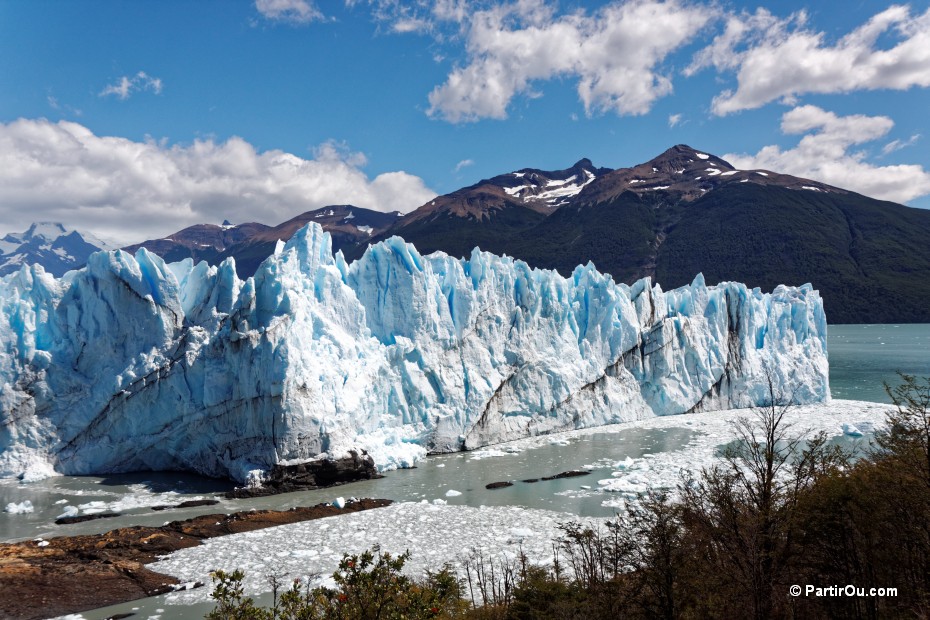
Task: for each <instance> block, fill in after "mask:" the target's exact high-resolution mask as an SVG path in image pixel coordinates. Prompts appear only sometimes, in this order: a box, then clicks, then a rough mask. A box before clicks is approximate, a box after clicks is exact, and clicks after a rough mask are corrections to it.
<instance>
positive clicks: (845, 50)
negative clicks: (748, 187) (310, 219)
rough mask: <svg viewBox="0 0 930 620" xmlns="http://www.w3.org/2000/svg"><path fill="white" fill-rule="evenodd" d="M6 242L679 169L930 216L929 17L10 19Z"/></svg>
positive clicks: (335, 10) (722, 10) (907, 11)
mask: <svg viewBox="0 0 930 620" xmlns="http://www.w3.org/2000/svg"><path fill="white" fill-rule="evenodd" d="M0 85H2V87H0V232H10V231H15V230H23V229H24V228H25V226H27V225H28V223H29V222H30V221H33V220H36V219H45V220H56V221H63V222H64V223H66V224H68V225H70V226H74V227H83V228H87V229H89V230H92V231H95V232H98V233H101V234H104V235H109V236H110V237H113V238H116V239H118V240H122V241H135V240H140V239H142V238H146V237H151V236H160V235H164V234H167V233H170V232H173V231H175V230H177V229H179V228H181V227H183V226H187V225H190V224H193V223H198V222H214V223H218V222H220V221H222V220H223V219H227V218H228V219H230V220H231V221H234V222H241V221H250V220H251V221H260V222H265V223H269V224H273V223H277V222H280V221H282V220H284V219H287V218H289V217H292V216H294V215H296V214H298V213H300V212H302V211H305V210H308V209H312V208H316V207H319V206H324V205H326V204H334V203H352V204H357V205H359V206H365V207H370V208H377V209H381V210H394V209H399V210H402V211H409V210H412V209H414V208H416V207H417V206H419V205H420V204H422V203H423V202H425V201H427V200H429V199H430V198H431V197H432V196H433V195H434V194H435V193H445V192H449V191H452V190H454V189H457V188H459V187H461V186H463V185H467V184H471V183H473V182H475V181H477V180H479V179H481V178H486V177H489V176H493V175H495V174H500V173H503V172H507V171H510V170H514V169H517V168H523V167H537V168H543V169H557V168H564V167H567V166H570V165H571V164H573V163H574V162H575V161H576V160H578V159H580V158H581V157H588V158H590V159H592V160H593V161H594V163H595V164H597V165H600V166H609V167H612V168H616V167H621V166H629V165H633V164H636V163H640V162H642V161H646V160H648V159H650V158H652V157H654V156H655V155H657V154H659V153H661V152H662V151H663V150H665V149H666V148H668V147H670V146H672V145H674V144H678V143H686V144H690V145H691V146H694V147H695V148H699V149H702V150H706V151H709V152H712V153H714V154H717V155H721V156H730V159H731V161H732V162H733V163H735V164H736V165H738V166H740V167H747V168H748V167H762V168H768V169H774V170H779V171H784V172H789V173H792V174H796V175H799V176H807V177H810V178H814V179H817V180H821V181H824V182H827V183H832V184H834V185H840V186H843V187H849V188H850V189H854V190H856V191H860V192H862V193H865V194H869V195H873V196H876V197H880V198H886V199H890V200H894V201H897V202H906V203H907V204H911V205H913V206H918V207H923V208H927V207H930V198H928V196H930V149H928V148H927V146H926V144H927V143H926V140H927V138H928V136H927V134H928V127H927V125H928V121H927V118H928V112H930V90H928V86H930V10H928V5H927V3H926V2H924V3H912V4H910V5H892V4H888V3H885V2H872V1H868V2H866V1H859V2H857V1H855V0H853V1H852V2H838V1H822V2H817V3H807V4H805V3H802V2H779V3H771V4H768V5H759V4H745V3H739V2H730V3H726V2H720V3H718V2H685V1H681V2H675V1H660V0H639V1H627V2H623V1H609V2H605V1H601V2H594V1H592V2H565V1H563V2H560V3H555V2H548V1H546V0H512V1H509V2H505V1H502V0H407V1H404V0H349V1H344V0H315V1H311V0H257V1H241V2H240V1H235V0H223V1H215V2H208V1H198V2H180V1H172V0H166V1H162V2H93V3H91V2H87V3H76V2H64V1H59V2H46V1H42V0H34V1H31V2H15V1H13V0H0Z"/></svg>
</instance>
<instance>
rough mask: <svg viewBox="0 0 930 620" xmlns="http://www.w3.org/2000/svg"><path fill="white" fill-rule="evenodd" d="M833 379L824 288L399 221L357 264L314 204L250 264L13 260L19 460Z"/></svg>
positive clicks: (569, 413) (120, 455)
mask: <svg viewBox="0 0 930 620" xmlns="http://www.w3.org/2000/svg"><path fill="white" fill-rule="evenodd" d="M766 368H767V369H768V373H769V375H770V376H771V377H772V378H773V379H774V383H775V385H776V387H777V388H778V389H779V390H781V391H782V392H784V393H785V394H787V395H791V396H793V397H794V398H795V399H796V400H797V401H799V402H813V401H820V400H824V399H826V398H829V388H828V384H827V369H828V367H827V358H826V320H825V317H824V313H823V307H822V304H821V300H820V297H819V295H818V294H817V292H816V291H813V290H812V289H811V288H810V287H809V286H804V287H800V288H788V287H779V288H778V289H776V290H775V292H774V293H771V294H762V293H761V292H759V291H758V290H748V289H747V288H746V287H745V286H743V285H741V284H733V283H725V284H720V285H717V286H713V287H707V286H705V284H704V281H703V278H702V277H701V276H698V277H697V278H696V279H695V281H694V283H693V284H691V285H690V286H688V287H683V288H680V289H676V290H674V291H669V292H662V290H661V289H660V288H659V287H658V286H652V285H651V283H650V282H649V280H642V281H639V282H637V283H636V284H634V285H633V286H632V287H628V286H626V285H622V284H616V283H614V282H613V280H612V279H611V278H610V277H609V276H605V275H602V274H600V273H598V272H597V271H596V270H595V269H594V267H593V266H591V265H587V266H583V267H578V268H577V269H576V270H575V271H574V273H573V274H572V275H571V277H569V278H563V277H561V276H559V275H558V274H557V273H556V272H550V271H541V270H534V269H530V268H529V267H528V266H527V265H525V264H524V263H522V262H519V261H514V260H512V259H509V258H506V257H498V256H494V255H491V254H486V253H481V252H478V251H477V250H476V251H475V252H474V253H473V254H472V256H471V258H470V259H469V260H467V261H466V260H458V259H454V258H450V257H449V256H446V255H444V254H441V253H437V254H433V255H430V256H421V255H420V254H419V253H417V251H416V249H415V248H414V247H413V246H411V245H408V244H406V243H404V242H403V240H401V239H399V238H393V239H390V240H388V241H385V242H383V243H380V244H378V245H375V246H373V247H371V248H370V249H369V250H368V252H367V253H366V254H365V255H364V256H363V257H362V258H361V259H360V260H358V261H356V262H354V263H352V264H351V265H348V264H346V262H345V261H344V260H343V258H342V255H341V254H337V255H336V256H335V257H334V256H333V255H332V252H331V244H330V237H329V234H328V233H324V232H323V231H322V229H321V228H320V227H319V226H317V225H315V224H310V225H308V226H307V227H305V228H303V229H301V230H300V231H299V232H298V233H297V234H296V235H295V236H294V237H293V238H292V239H291V240H290V241H289V242H288V243H287V244H286V245H284V244H280V245H279V248H278V250H277V251H276V252H275V254H274V255H273V256H271V257H270V258H269V259H268V260H266V261H265V263H263V265H262V266H261V267H260V268H259V270H258V272H257V273H256V275H255V276H254V277H253V278H249V279H248V280H245V281H241V280H239V279H238V278H237V277H236V274H235V268H234V264H233V263H232V261H231V260H230V261H227V262H225V263H223V264H221V265H220V266H219V267H211V266H208V265H207V264H206V263H200V264H197V265H194V264H193V263H192V262H191V261H190V260H188V261H184V262H181V263H174V264H171V265H166V264H165V263H164V262H163V261H162V260H161V259H159V258H158V257H157V256H155V255H153V254H151V253H149V252H147V251H146V250H145V249H140V250H139V251H138V252H137V253H136V255H135V257H133V256H131V255H129V254H127V253H125V252H122V251H117V252H109V253H104V252H101V253H98V254H94V255H93V256H92V257H91V259H90V261H89V262H88V264H87V266H86V267H85V268H84V269H82V270H80V271H75V272H69V273H68V274H66V275H65V276H64V277H62V278H61V279H56V278H54V277H52V276H50V275H48V274H46V273H44V272H43V270H42V269H41V268H40V267H24V268H22V269H21V270H20V271H19V272H17V273H15V274H12V275H10V276H7V277H6V278H4V279H2V280H0V386H2V387H0V407H2V420H0V475H2V476H14V475H25V476H27V477H28V476H34V475H41V474H42V473H47V472H48V471H50V470H51V468H54V470H55V471H57V472H60V473H66V474H88V473H103V472H122V471H133V470H145V469H186V470H192V471H196V472H200V473H204V474H208V475H213V476H229V477H232V478H234V479H236V480H239V481H245V480H246V479H247V478H248V477H249V472H250V471H253V470H267V469H269V468H270V467H271V466H273V465H275V464H289V463H294V462H299V461H304V460H309V459H313V458H317V457H320V456H321V455H323V456H325V455H329V456H339V455H341V454H343V453H345V452H346V451H347V450H350V449H353V448H361V449H365V450H368V451H369V453H370V454H372V456H373V457H374V459H375V461H376V463H377V464H378V465H379V466H380V467H382V468H390V467H396V466H401V467H403V466H408V465H411V464H412V463H413V462H415V460H416V459H418V458H419V457H421V456H422V455H424V454H425V453H426V452H427V451H452V450H460V449H463V448H466V449H468V448H475V447H478V446H482V445H486V444H490V443H495V442H499V441H503V440H507V439H512V438H517V437H523V436H527V435H534V434H539V433H546V432H550V431H556V430H561V429H569V428H578V427H583V426H594V425H600V424H607V423H613V422H620V421H624V420H632V419H637V418H642V417H646V416H652V415H669V414H676V413H683V412H686V411H694V410H703V409H720V408H727V407H735V406H747V405H751V404H755V403H760V402H762V401H763V400H764V399H765V398H766V397H767V396H768V387H767V385H768V384H767V382H766V380H765V375H766V371H765V369H766Z"/></svg>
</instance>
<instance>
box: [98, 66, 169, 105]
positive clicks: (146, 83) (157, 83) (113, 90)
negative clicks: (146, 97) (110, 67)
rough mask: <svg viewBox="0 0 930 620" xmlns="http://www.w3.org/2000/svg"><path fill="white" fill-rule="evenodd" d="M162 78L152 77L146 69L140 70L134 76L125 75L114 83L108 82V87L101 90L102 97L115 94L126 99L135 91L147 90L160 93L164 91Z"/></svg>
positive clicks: (118, 97)
mask: <svg viewBox="0 0 930 620" xmlns="http://www.w3.org/2000/svg"><path fill="white" fill-rule="evenodd" d="M162 86H163V85H162V81H161V78H157V77H152V76H151V75H149V74H148V73H146V72H145V71H140V72H138V73H137V74H135V75H134V76H132V77H129V76H128V75H124V76H123V77H121V78H120V79H118V80H117V81H116V82H115V83H114V84H108V85H107V86H106V88H104V89H103V90H102V91H100V94H99V96H100V97H109V96H110V95H115V96H116V98H117V99H121V100H123V101H125V100H126V99H129V97H130V96H131V95H132V94H133V93H139V92H145V91H148V92H150V93H154V94H156V95H160V94H161V91H162Z"/></svg>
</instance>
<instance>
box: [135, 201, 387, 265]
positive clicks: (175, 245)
mask: <svg viewBox="0 0 930 620" xmlns="http://www.w3.org/2000/svg"><path fill="white" fill-rule="evenodd" d="M399 217H400V214H399V213H397V212H394V213H382V212H380V211H372V210H370V209H362V208H360V207H354V206H352V205H331V206H327V207H322V208H320V209H315V210H313V211H307V212H305V213H301V214H300V215H298V216H297V217H294V218H291V219H289V220H287V221H286V222H283V223H281V224H278V225H277V226H266V225H264V224H257V223H254V222H251V223H248V224H239V225H236V226H233V225H231V224H229V223H228V222H224V224H223V225H222V226H215V225H212V224H198V225H196V226H191V227H189V228H185V229H184V230H181V231H179V232H176V233H174V234H172V235H168V236H167V237H165V238H163V239H149V240H148V241H143V242H142V243H137V244H135V245H131V246H128V247H125V248H123V249H124V250H126V251H127V252H129V253H130V254H135V252H136V250H138V249H139V248H143V247H144V248H145V249H147V250H148V251H150V252H154V253H155V254H157V255H158V256H160V257H162V258H163V259H165V261H167V262H175V261H180V260H183V259H185V258H190V259H193V261H194V262H195V263H197V262H199V261H202V260H203V261H207V262H208V263H210V264H211V265H218V264H220V263H221V262H222V261H223V260H225V259H226V258H229V257H233V258H235V259H236V272H237V273H238V274H239V276H240V277H242V278H247V277H249V276H250V275H252V274H253V273H255V270H256V269H257V268H258V265H259V264H260V263H261V262H262V261H263V260H265V259H266V258H268V257H269V256H270V255H271V254H272V252H274V249H275V245H276V244H277V242H278V241H279V240H281V241H287V240H288V239H290V238H291V237H292V236H293V235H294V233H295V232H297V230H299V229H300V228H301V227H303V226H305V225H306V224H307V223H308V222H316V223H317V224H319V225H320V226H321V227H322V228H323V230H325V231H327V232H329V233H330V234H331V235H332V239H333V247H334V249H335V250H340V249H343V248H345V249H347V250H348V249H352V250H355V249H356V248H362V249H364V248H365V247H367V245H368V241H369V240H370V239H371V238H372V237H373V236H374V235H377V234H379V233H381V232H382V231H384V230H386V229H387V228H389V227H390V226H391V225H392V224H394V222H395V221H397V219H398V218H399Z"/></svg>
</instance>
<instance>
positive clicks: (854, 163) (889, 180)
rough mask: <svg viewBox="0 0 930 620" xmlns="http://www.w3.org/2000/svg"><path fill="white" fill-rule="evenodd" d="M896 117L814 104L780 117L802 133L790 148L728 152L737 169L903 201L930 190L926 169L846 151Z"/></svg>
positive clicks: (786, 127)
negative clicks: (841, 111) (884, 162)
mask: <svg viewBox="0 0 930 620" xmlns="http://www.w3.org/2000/svg"><path fill="white" fill-rule="evenodd" d="M893 126H894V122H893V121H892V120H891V119H890V118H888V117H886V116H863V115H859V114H856V115H850V116H837V115H836V114H834V113H833V112H828V111H826V110H823V109H821V108H818V107H816V106H812V105H805V106H800V107H796V108H794V109H792V110H790V111H788V112H786V113H785V114H784V115H783V116H782V122H781V130H782V132H783V133H785V134H791V135H797V134H806V135H804V137H803V138H801V141H800V142H799V143H798V144H797V146H795V147H794V148H791V149H788V150H784V151H783V150H782V149H781V148H780V147H778V146H776V145H771V146H766V147H764V148H763V149H762V150H760V151H759V152H758V153H756V154H755V155H746V154H727V155H724V159H726V160H728V161H729V162H730V163H732V164H733V165H734V166H736V167H737V168H741V169H749V170H751V169H757V168H763V169H767V170H775V171H777V172H783V173H787V174H792V175H795V176H799V177H804V178H809V179H814V180H817V181H821V182H823V183H828V184H830V185H834V186H837V187H842V188H844V189H850V190H852V191H855V192H858V193H860V194H865V195H866V196H871V197H873V198H880V199H883V200H892V201H895V202H906V201H908V200H912V199H914V198H918V197H920V196H926V195H928V194H930V173H928V172H927V171H925V170H924V169H923V167H921V166H917V165H895V166H875V165H873V164H870V163H869V162H867V161H866V154H865V153H863V152H856V151H853V152H851V151H850V148H851V147H853V146H854V145H857V144H864V143H866V142H871V141H873V140H877V139H879V138H882V137H883V136H885V135H887V134H888V132H889V131H891V128H892V127H893Z"/></svg>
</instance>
